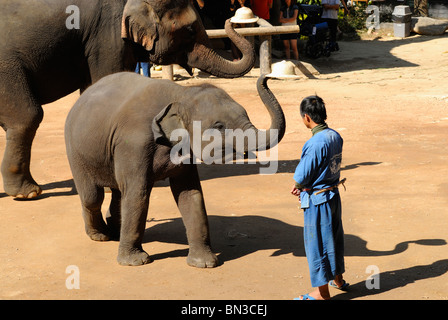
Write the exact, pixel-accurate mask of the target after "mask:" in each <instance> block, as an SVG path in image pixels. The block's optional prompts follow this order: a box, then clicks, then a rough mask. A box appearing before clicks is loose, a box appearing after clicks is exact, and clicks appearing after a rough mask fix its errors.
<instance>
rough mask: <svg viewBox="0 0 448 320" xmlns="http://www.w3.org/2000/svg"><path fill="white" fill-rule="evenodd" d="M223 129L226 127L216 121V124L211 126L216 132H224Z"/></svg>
mask: <svg viewBox="0 0 448 320" xmlns="http://www.w3.org/2000/svg"><path fill="white" fill-rule="evenodd" d="M225 127H226V126H225V125H224V124H223V123H222V122H219V121H216V122H215V123H214V124H213V126H212V128H213V129H216V130H219V131H222V130H224V129H225Z"/></svg>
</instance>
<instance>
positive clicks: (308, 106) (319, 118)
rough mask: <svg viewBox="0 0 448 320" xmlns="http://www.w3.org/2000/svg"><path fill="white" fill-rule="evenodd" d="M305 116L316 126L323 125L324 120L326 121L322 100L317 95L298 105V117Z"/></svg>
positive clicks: (325, 111)
mask: <svg viewBox="0 0 448 320" xmlns="http://www.w3.org/2000/svg"><path fill="white" fill-rule="evenodd" d="M305 114H307V115H308V116H309V117H310V118H311V120H313V121H314V122H315V123H317V124H323V123H325V120H327V110H326V109H325V102H324V100H322V98H321V97H319V96H317V95H315V96H309V97H306V98H305V99H303V100H302V102H301V103H300V115H301V116H302V118H303V117H304V116H305Z"/></svg>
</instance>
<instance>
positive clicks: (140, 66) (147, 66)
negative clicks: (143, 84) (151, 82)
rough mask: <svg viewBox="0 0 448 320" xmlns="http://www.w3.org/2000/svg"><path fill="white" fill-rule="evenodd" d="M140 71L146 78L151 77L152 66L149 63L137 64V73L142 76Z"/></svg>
mask: <svg viewBox="0 0 448 320" xmlns="http://www.w3.org/2000/svg"><path fill="white" fill-rule="evenodd" d="M140 69H141V70H142V72H143V75H144V76H145V77H151V64H150V63H149V62H137V67H136V68H135V72H136V73H138V74H140Z"/></svg>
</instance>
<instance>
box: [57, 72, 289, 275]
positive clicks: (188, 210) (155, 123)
mask: <svg viewBox="0 0 448 320" xmlns="http://www.w3.org/2000/svg"><path fill="white" fill-rule="evenodd" d="M267 80H268V78H266V77H264V76H262V77H260V78H259V80H258V82H257V88H258V92H259V95H260V97H261V99H262V101H263V103H264V105H265V106H266V108H267V109H268V111H269V114H270V116H271V125H270V128H269V130H266V131H264V130H259V129H258V128H256V127H255V126H254V125H253V124H252V123H251V121H250V120H249V117H248V115H247V113H246V110H245V109H244V108H243V107H242V106H241V105H239V104H238V103H237V102H236V101H235V100H233V99H232V98H231V97H230V96H229V95H228V94H227V93H226V92H225V91H223V90H222V89H219V88H216V87H214V86H212V85H209V84H204V85H201V86H192V87H184V86H180V85H178V84H175V83H174V82H171V81H168V80H160V79H149V78H146V77H141V76H139V75H136V74H135V73H129V72H123V73H117V74H113V75H110V76H107V77H104V78H103V79H101V80H100V81H98V82H97V83H96V84H94V85H92V86H91V87H90V88H88V89H87V90H86V91H85V92H84V93H83V94H82V95H81V97H80V98H79V100H78V101H77V102H76V103H75V105H74V106H73V108H72V110H71V111H70V113H69V115H68V117H67V121H66V125H65V139H66V146H67V157H68V160H69V162H70V168H71V170H72V173H73V179H74V181H75V184H76V189H77V191H78V194H79V196H80V199H81V204H82V210H83V217H84V222H85V230H86V233H87V235H88V236H89V237H90V238H91V239H93V240H97V241H105V240H110V239H112V238H118V237H119V239H120V245H119V249H118V262H119V263H120V264H122V265H140V264H145V263H148V262H150V258H149V256H148V254H147V253H146V252H145V251H144V250H143V248H142V239H143V235H144V231H145V222H146V217H147V214H148V205H149V196H150V193H151V189H152V187H153V185H154V183H155V181H157V180H163V179H166V178H169V181H170V187H171V191H172V193H173V196H174V198H175V200H176V202H177V205H178V207H179V210H180V212H181V214H182V218H183V221H184V224H185V228H186V232H187V239H188V243H189V246H190V250H189V254H188V258H187V263H188V264H189V265H191V266H195V267H214V266H216V265H217V258H216V256H215V255H214V254H213V252H212V250H211V248H210V237H209V228H208V222H207V215H206V210H205V205H204V199H203V194H202V190H201V183H200V179H199V176H198V171H197V168H196V165H195V161H194V159H195V157H196V156H198V157H201V158H202V160H204V161H205V162H208V161H207V160H206V159H205V158H206V157H207V158H210V157H211V158H213V159H214V160H218V157H221V158H226V155H228V154H233V153H234V152H235V151H239V149H240V148H239V147H238V145H240V146H243V147H242V148H241V150H240V151H244V152H246V153H247V152H250V151H255V150H266V149H269V148H272V147H273V146H274V145H275V144H277V143H278V142H280V140H281V139H282V137H283V136H284V133H285V127H286V123H285V117H284V114H283V111H282V109H281V106H280V104H279V103H278V101H277V99H276V98H275V96H274V95H273V94H272V92H271V90H270V89H269V88H268V86H267ZM159 92H164V94H163V95H160V94H157V93H159ZM236 131H239V132H241V131H243V132H244V133H245V134H244V135H236V134H235V132H236ZM210 134H211V135H212V136H213V137H214V138H213V139H212V140H213V141H212V142H210V141H209V137H210V136H209V135H210ZM187 137H188V138H187ZM229 137H230V139H229ZM251 137H252V138H251ZM239 139H244V141H241V140H239ZM251 139H255V141H247V140H251ZM235 140H237V141H235ZM238 140H239V143H238ZM197 141H199V142H197ZM185 142H188V144H187V145H186V147H187V152H188V154H187V153H186V152H185V153H182V152H181V150H185V149H184V148H183V147H184V146H185ZM190 144H191V145H190ZM195 144H197V145H195ZM210 144H212V145H213V146H212V147H211V146H210ZM178 145H184V146H183V147H182V148H178ZM229 145H230V146H232V147H231V148H228V146H229ZM250 146H251V147H250ZM207 149H208V151H206V150H207ZM190 150H191V151H190ZM198 151H199V152H198ZM179 154H180V155H181V157H179ZM189 155H190V156H193V158H188V157H182V156H189ZM181 159H183V160H182V161H180V160H181ZM247 165H250V164H247ZM104 187H110V188H111V190H112V199H111V203H110V207H109V212H108V215H107V224H106V223H105V222H104V220H103V216H102V213H101V207H102V203H103V200H104Z"/></svg>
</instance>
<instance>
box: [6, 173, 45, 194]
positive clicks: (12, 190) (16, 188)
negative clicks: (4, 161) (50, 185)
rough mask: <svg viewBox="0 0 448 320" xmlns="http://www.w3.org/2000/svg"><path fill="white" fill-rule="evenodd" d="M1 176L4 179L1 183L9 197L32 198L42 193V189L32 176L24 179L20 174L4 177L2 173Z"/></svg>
mask: <svg viewBox="0 0 448 320" xmlns="http://www.w3.org/2000/svg"><path fill="white" fill-rule="evenodd" d="M3 178H4V179H5V181H4V183H3V185H4V188H5V192H6V194H8V195H10V196H11V197H15V198H19V199H33V198H36V197H38V196H39V195H40V194H41V193H42V189H41V188H40V187H39V186H38V185H37V183H36V182H35V181H34V180H33V179H32V178H31V179H26V178H23V177H22V176H16V177H7V176H6V177H5V175H3Z"/></svg>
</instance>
